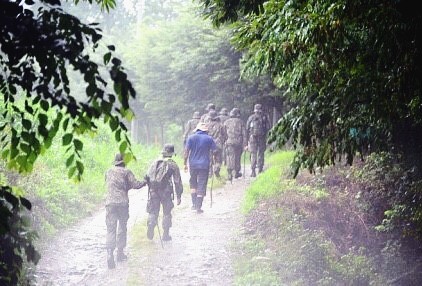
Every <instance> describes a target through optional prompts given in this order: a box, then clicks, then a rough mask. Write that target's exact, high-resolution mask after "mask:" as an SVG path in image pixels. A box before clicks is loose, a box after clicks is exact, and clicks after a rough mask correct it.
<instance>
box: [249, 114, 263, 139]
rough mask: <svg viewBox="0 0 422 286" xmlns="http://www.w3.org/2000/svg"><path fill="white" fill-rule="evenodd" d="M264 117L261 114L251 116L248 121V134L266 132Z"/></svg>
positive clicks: (256, 134) (260, 134) (255, 134)
mask: <svg viewBox="0 0 422 286" xmlns="http://www.w3.org/2000/svg"><path fill="white" fill-rule="evenodd" d="M264 124H265V123H264V118H263V117H262V116H253V117H252V120H251V121H250V123H249V126H248V128H249V130H250V134H251V135H254V136H262V135H264V134H265V132H266V126H264Z"/></svg>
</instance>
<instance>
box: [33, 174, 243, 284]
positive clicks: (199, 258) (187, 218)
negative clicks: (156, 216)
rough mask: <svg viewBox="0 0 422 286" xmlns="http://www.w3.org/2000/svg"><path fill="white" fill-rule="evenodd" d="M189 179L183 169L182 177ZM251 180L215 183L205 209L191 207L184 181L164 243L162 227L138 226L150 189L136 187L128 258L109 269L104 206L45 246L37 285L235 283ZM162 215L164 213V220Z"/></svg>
mask: <svg viewBox="0 0 422 286" xmlns="http://www.w3.org/2000/svg"><path fill="white" fill-rule="evenodd" d="M187 180H188V177H187V174H183V181H185V182H186V181H187ZM214 180H215V178H214ZM250 180H251V178H250V177H249V176H246V178H243V177H242V178H239V179H236V180H233V183H230V182H226V183H225V184H224V185H223V186H222V187H220V188H217V189H214V190H213V203H212V206H211V200H210V194H209V192H208V194H207V197H206V198H205V200H204V204H203V210H204V213H202V214H197V213H196V212H194V211H192V210H191V200H190V193H189V190H187V189H186V187H185V190H184V194H183V196H182V203H181V205H180V206H175V208H174V209H173V213H172V214H173V227H172V228H171V229H170V235H171V236H172V238H173V239H172V241H169V242H163V244H161V242H160V238H159V233H158V231H157V228H156V229H155V236H154V239H153V240H151V241H150V240H148V239H147V238H146V231H137V232H135V231H134V229H135V228H139V227H140V226H142V227H143V226H144V225H145V224H146V218H147V213H146V212H145V207H146V200H147V189H146V188H143V189H141V190H131V191H130V192H129V197H130V207H129V212H130V218H129V221H128V246H127V248H126V253H127V255H128V261H125V262H121V263H118V264H117V266H116V268H115V269H112V270H109V269H107V264H106V249H105V234H106V226H105V210H101V211H99V212H98V213H95V214H94V215H93V216H90V217H88V218H86V219H85V220H83V221H81V222H80V223H78V224H77V225H75V226H73V227H71V228H69V229H68V230H66V231H65V232H62V233H61V234H60V235H58V236H56V237H54V238H53V239H52V240H51V241H50V242H49V243H48V244H47V245H46V246H45V247H43V249H41V250H40V251H41V255H42V258H41V260H40V262H39V263H38V265H37V270H36V273H35V275H36V281H35V283H34V285H42V286H44V285H45V286H47V285H51V286H56V285H60V286H61V285H87V286H88V285H89V286H91V285H116V286H120V285H232V284H233V268H232V260H231V259H232V255H231V251H230V249H231V246H232V244H233V243H236V239H237V235H238V233H239V231H240V228H241V223H242V221H241V220H242V215H241V213H240V204H241V201H242V199H243V194H244V190H245V189H246V187H247V186H248V185H249V183H250ZM185 186H186V184H185ZM161 218H162V213H160V226H161ZM145 229H146V228H144V229H143V230H145ZM138 241H140V243H134V242H138Z"/></svg>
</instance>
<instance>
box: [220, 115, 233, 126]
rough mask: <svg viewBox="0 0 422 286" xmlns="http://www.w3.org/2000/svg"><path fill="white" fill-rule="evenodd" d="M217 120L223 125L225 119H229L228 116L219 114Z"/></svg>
mask: <svg viewBox="0 0 422 286" xmlns="http://www.w3.org/2000/svg"><path fill="white" fill-rule="evenodd" d="M218 118H220V122H221V123H223V124H224V122H226V120H227V119H229V118H230V116H228V115H223V114H220V115H219V116H218Z"/></svg>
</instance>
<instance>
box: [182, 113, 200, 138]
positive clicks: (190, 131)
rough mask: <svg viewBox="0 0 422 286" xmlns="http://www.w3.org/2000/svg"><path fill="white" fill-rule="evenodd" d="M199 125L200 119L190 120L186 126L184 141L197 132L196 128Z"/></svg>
mask: <svg viewBox="0 0 422 286" xmlns="http://www.w3.org/2000/svg"><path fill="white" fill-rule="evenodd" d="M198 123H199V119H194V118H192V119H190V120H189V121H188V122H187V123H186V126H185V134H183V139H184V140H185V141H186V139H187V138H188V136H189V135H191V134H193V133H194V132H195V129H196V126H197V125H198Z"/></svg>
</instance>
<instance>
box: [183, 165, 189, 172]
mask: <svg viewBox="0 0 422 286" xmlns="http://www.w3.org/2000/svg"><path fill="white" fill-rule="evenodd" d="M183 170H184V171H185V173H187V172H188V165H185V167H184V168H183Z"/></svg>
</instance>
